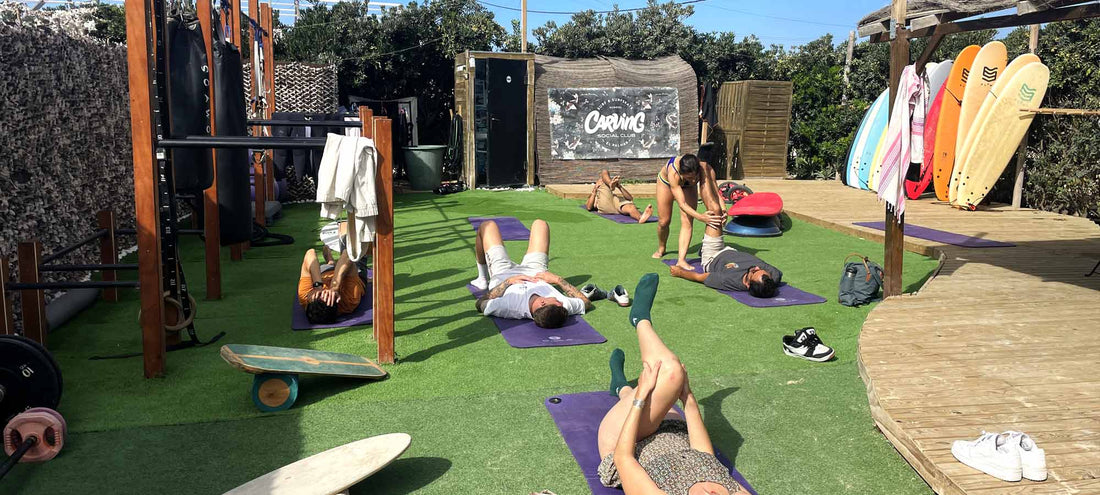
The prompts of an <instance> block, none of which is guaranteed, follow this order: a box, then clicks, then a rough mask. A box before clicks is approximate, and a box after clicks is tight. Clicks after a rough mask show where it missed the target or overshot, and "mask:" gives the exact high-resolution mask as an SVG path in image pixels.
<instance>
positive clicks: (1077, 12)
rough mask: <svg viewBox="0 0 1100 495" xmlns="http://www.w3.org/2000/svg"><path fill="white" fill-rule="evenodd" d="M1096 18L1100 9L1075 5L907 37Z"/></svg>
mask: <svg viewBox="0 0 1100 495" xmlns="http://www.w3.org/2000/svg"><path fill="white" fill-rule="evenodd" d="M1093 17H1100V5H1098V4H1095V3H1089V4H1084V5H1075V6H1071V7H1061V8H1053V9H1047V10H1040V11H1035V12H1030V13H1027V14H1020V13H1012V14H1004V15H999V16H996V17H984V18H980V19H972V20H969V21H958V22H946V23H940V24H936V25H934V26H929V27H924V28H916V27H914V28H913V29H911V30H909V32H908V33H909V34H908V35H907V36H908V38H909V39H916V38H927V37H929V36H932V35H934V34H939V35H941V36H945V35H948V34H955V33H966V32H970V31H981V30H983V29H1003V28H1013V27H1020V26H1028V25H1031V24H1044V23H1047V22H1058V21H1073V20H1078V19H1090V18H1093ZM888 34H889V33H887V32H878V33H874V34H871V35H870V36H871V42H872V43H881V42H885V41H891V38H890V37H889V36H888Z"/></svg>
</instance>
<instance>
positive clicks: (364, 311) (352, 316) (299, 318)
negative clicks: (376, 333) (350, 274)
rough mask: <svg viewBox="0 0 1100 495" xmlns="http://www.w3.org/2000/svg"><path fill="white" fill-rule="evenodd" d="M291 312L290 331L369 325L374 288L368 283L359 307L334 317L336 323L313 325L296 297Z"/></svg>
mask: <svg viewBox="0 0 1100 495" xmlns="http://www.w3.org/2000/svg"><path fill="white" fill-rule="evenodd" d="M370 277H371V271H370V270H367V278H370ZM292 306H293V308H294V309H293V310H291V315H290V328H291V330H319V329H322V328H340V327H355V326H360V325H370V324H371V323H373V322H374V287H373V286H372V285H371V284H370V283H369V282H368V283H367V288H366V290H364V291H363V297H362V298H361V299H359V306H358V307H356V308H355V311H353V312H351V313H348V314H346V315H340V316H338V317H336V321H335V322H332V323H322V324H319V325H314V324H313V323H310V322H309V319H308V318H306V310H305V308H303V307H302V305H301V304H298V295H297V294H295V295H294V304H293V305H292Z"/></svg>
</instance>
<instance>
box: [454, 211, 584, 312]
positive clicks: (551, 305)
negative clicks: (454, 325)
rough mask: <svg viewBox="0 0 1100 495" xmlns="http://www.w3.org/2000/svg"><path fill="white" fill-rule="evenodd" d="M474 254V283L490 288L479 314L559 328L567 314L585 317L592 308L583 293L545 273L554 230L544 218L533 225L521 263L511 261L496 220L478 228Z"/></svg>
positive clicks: (478, 303) (476, 285) (556, 276)
mask: <svg viewBox="0 0 1100 495" xmlns="http://www.w3.org/2000/svg"><path fill="white" fill-rule="evenodd" d="M474 251H475V255H476V258H477V278H476V279H474V280H472V281H471V282H470V284H471V285H473V286H474V287H477V288H478V289H481V290H486V292H485V293H484V294H483V295H482V296H481V297H479V298H478V300H477V310H478V312H480V313H483V314H484V315H485V316H497V317H500V318H511V319H515V320H522V319H531V320H534V321H535V324H536V325H538V326H540V327H543V328H559V327H561V326H562V325H563V324H565V320H566V318H568V317H569V315H583V314H584V313H585V311H587V310H589V309H591V308H592V303H591V302H590V301H589V300H588V298H587V297H585V296H584V294H582V293H581V291H580V290H578V289H577V288H576V287H574V286H572V285H571V284H570V283H569V282H566V281H565V279H564V278H562V277H560V276H558V275H556V274H554V273H551V272H550V271H548V270H547V265H548V263H549V261H550V256H549V252H550V226H549V225H547V224H546V222H545V221H544V220H535V221H534V222H533V223H532V224H531V236H530V239H529V240H528V241H527V254H525V255H524V256H523V260H521V261H520V262H519V263H516V262H514V261H512V259H511V258H509V257H508V251H507V250H505V249H504V241H503V240H502V239H501V236H500V229H499V228H498V227H497V224H496V222H494V221H492V220H488V221H485V222H483V223H482V224H481V226H480V227H478V230H477V241H476V242H475V245H474ZM555 285H556V286H558V287H559V288H560V289H561V290H560V291H559V290H558V289H556V288H554V286H555Z"/></svg>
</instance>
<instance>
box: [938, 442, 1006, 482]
mask: <svg viewBox="0 0 1100 495" xmlns="http://www.w3.org/2000/svg"><path fill="white" fill-rule="evenodd" d="M1019 452H1020V449H1018V448H1016V447H1013V446H1012V443H1011V442H1009V436H1008V435H998V434H996V433H986V432H984V431H983V432H982V436H980V437H978V439H977V440H973V441H968V440H955V443H953V444H951V455H954V456H955V458H956V459H958V460H959V462H961V463H963V464H966V465H967V466H970V467H972V468H974V469H977V470H978V471H981V472H983V473H985V474H988V475H990V476H993V477H994V478H998V479H1002V480H1005V481H1020V479H1021V478H1023V474H1022V467H1021V464H1020V453H1019Z"/></svg>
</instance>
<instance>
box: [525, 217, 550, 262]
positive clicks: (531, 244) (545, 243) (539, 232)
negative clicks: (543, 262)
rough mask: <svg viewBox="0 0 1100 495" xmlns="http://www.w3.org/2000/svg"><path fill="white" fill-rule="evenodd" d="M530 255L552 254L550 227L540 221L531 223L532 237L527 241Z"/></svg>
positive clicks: (543, 221) (544, 221)
mask: <svg viewBox="0 0 1100 495" xmlns="http://www.w3.org/2000/svg"><path fill="white" fill-rule="evenodd" d="M527 252H528V253H546V254H547V255H549V254H550V225H549V224H547V223H546V220H542V219H538V220H535V221H534V222H532V223H531V237H530V239H529V240H528V241H527Z"/></svg>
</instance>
